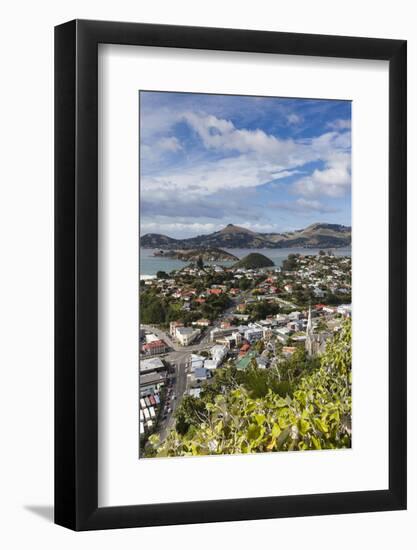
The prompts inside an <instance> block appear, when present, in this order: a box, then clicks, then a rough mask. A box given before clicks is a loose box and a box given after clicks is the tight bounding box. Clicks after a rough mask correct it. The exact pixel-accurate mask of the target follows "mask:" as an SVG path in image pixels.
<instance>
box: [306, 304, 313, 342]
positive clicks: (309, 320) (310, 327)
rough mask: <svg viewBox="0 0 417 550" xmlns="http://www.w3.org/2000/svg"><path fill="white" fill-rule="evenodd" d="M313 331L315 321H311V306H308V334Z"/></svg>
mask: <svg viewBox="0 0 417 550" xmlns="http://www.w3.org/2000/svg"><path fill="white" fill-rule="evenodd" d="M312 333H313V323H312V321H311V306H308V319H307V335H308V334H312Z"/></svg>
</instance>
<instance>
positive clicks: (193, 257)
mask: <svg viewBox="0 0 417 550" xmlns="http://www.w3.org/2000/svg"><path fill="white" fill-rule="evenodd" d="M154 256H158V257H160V258H174V259H176V260H182V261H183V262H196V261H197V260H198V259H199V258H201V259H202V260H203V261H205V262H213V261H219V260H229V261H233V260H238V258H237V257H236V256H234V255H233V254H230V253H229V252H226V251H225V250H221V249H220V248H197V249H190V250H188V249H186V250H184V249H180V250H158V251H156V252H155V253H154Z"/></svg>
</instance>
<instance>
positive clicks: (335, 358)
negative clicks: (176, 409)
mask: <svg viewBox="0 0 417 550" xmlns="http://www.w3.org/2000/svg"><path fill="white" fill-rule="evenodd" d="M269 376H271V375H269ZM280 393H281V395H280ZM280 393H277V392H276V391H273V390H272V389H268V391H267V393H266V394H265V395H263V396H262V397H259V396H254V395H251V391H250V390H249V389H248V388H247V387H245V386H244V385H243V384H239V385H237V386H233V385H232V386H231V387H229V388H226V389H225V392H224V393H221V394H217V395H216V396H215V397H213V399H211V400H207V401H206V402H204V401H203V402H201V403H200V404H199V405H198V407H197V408H196V410H192V411H191V413H192V414H191V415H192V416H193V418H195V417H197V418H198V422H197V423H195V422H190V423H189V424H190V425H189V426H187V428H188V429H187V430H186V431H185V433H179V431H178V428H179V427H180V426H178V423H177V429H176V430H173V431H172V432H171V433H170V434H169V435H168V437H167V439H166V440H165V441H164V443H163V444H161V443H160V442H159V439H158V436H152V437H151V438H150V442H151V446H152V447H151V451H150V455H151V456H152V455H153V456H161V457H162V456H185V455H190V456H192V455H208V454H236V453H252V452H265V451H296V450H308V449H336V448H348V447H350V446H351V424H350V422H351V322H350V321H346V322H345V323H344V325H343V327H342V329H341V331H340V332H339V334H337V335H336V336H335V337H334V339H333V341H331V342H329V343H328V345H327V348H326V351H325V353H324V354H323V355H322V357H321V359H320V365H319V367H318V368H316V369H315V370H313V372H311V370H309V372H306V374H305V375H301V376H300V377H299V378H298V379H297V380H296V381H295V382H294V383H293V387H292V391H291V392H289V393H287V395H286V396H285V397H283V395H282V392H280ZM180 431H183V430H180Z"/></svg>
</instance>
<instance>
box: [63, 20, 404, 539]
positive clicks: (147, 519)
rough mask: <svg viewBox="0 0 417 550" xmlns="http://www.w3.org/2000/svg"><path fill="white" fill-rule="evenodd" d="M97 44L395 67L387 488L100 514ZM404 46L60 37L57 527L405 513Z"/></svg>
mask: <svg viewBox="0 0 417 550" xmlns="http://www.w3.org/2000/svg"><path fill="white" fill-rule="evenodd" d="M98 44H123V45H146V46H159V47H167V48H172V47H175V48H193V49H203V50H213V51H215V50H226V51H240V52H259V53H270V54H290V55H304V56H321V57H337V58H355V59H374V60H387V61H388V62H389V341H390V343H393V342H395V349H394V346H393V345H390V346H389V402H388V407H389V488H388V489H387V490H378V491H358V492H348V493H334V494H305V495H296V496H273V497H261V498H245V499H229V500H216V501H200V502H181V503H170V504H149V505H148V504H147V505H137V506H118V507H99V506H98V498H97V495H98V473H97V472H98V467H97V465H98V448H97V434H98V408H97V405H98V390H97V388H98V350H97V335H98V328H97V326H98V315H97V307H98V290H97V277H98V250H97V247H98V151H97V146H98V130H97V128H98V108H97V106H98V75H97V73H98V70H97V69H98V55H97V54H98ZM406 114H407V107H406V41H404V40H387V39H373V38H354V37H341V36H321V35H311V34H292V33H281V32H265V31H249V30H236V29H219V28H198V27H182V26H165V25H149V24H142V23H118V22H106V21H84V20H74V21H70V22H68V23H64V24H62V25H59V26H57V27H56V28H55V522H56V523H57V524H59V525H62V526H65V527H68V528H70V529H74V530H77V531H78V530H80V531H81V530H92V529H109V528H124V527H141V526H156V525H171V524H184V523H202V522H216V521H237V520H249V519H261V518H281V517H289V516H309V515H324V514H341V513H352V512H371V511H387V510H403V509H405V508H406V454H407V453H406V426H407V424H406V137H407V132H406Z"/></svg>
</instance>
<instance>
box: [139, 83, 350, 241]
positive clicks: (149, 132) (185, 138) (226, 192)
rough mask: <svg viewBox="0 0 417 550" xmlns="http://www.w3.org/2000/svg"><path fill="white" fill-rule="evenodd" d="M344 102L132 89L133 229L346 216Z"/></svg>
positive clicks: (188, 231)
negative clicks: (136, 214) (135, 154)
mask: <svg viewBox="0 0 417 550" xmlns="http://www.w3.org/2000/svg"><path fill="white" fill-rule="evenodd" d="M350 122H351V103H350V102H349V101H336V100H317V99H294V98H271V97H250V96H227V95H209V94H188V93H171V92H140V197H141V206H140V223H141V235H144V234H146V233H162V234H165V235H169V236H171V237H177V238H184V237H191V236H195V235H201V234H206V233H211V232H213V231H217V230H219V229H221V228H222V227H224V226H225V225H227V224H228V223H233V224H236V225H240V226H244V227H247V228H248V229H252V230H254V231H260V232H272V231H273V232H281V231H286V230H293V229H300V228H303V227H306V226H307V225H309V224H311V223H314V222H328V223H341V224H344V225H350V224H351V130H350V127H351V125H350Z"/></svg>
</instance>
